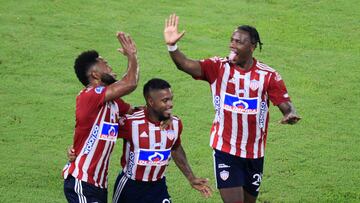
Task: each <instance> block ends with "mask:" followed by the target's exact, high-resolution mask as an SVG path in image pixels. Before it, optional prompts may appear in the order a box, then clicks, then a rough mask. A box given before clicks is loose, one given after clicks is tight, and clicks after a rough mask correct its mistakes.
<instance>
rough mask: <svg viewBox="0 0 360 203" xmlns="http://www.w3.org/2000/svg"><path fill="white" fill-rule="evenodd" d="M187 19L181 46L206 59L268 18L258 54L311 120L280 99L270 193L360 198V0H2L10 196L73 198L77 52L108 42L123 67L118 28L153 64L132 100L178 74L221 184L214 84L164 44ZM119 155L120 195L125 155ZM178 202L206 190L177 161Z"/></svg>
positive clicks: (179, 89) (200, 163) (2, 125)
mask: <svg viewBox="0 0 360 203" xmlns="http://www.w3.org/2000/svg"><path fill="white" fill-rule="evenodd" d="M172 12H176V13H177V14H178V15H179V16H180V29H185V30H186V34H185V36H184V38H183V39H182V41H181V42H180V44H179V46H180V48H181V49H182V51H184V53H186V54H187V56H189V57H191V58H194V59H201V58H206V57H211V56H214V55H218V56H226V55H227V54H228V52H229V49H228V44H229V39H230V36H231V33H232V31H233V30H234V28H235V27H236V26H238V25H241V24H251V25H254V26H256V27H257V29H258V31H259V33H260V36H261V39H262V41H263V42H264V46H263V50H262V52H259V51H258V50H257V51H256V52H255V56H256V57H257V58H258V59H260V60H261V61H263V62H265V63H267V64H268V65H270V66H272V67H274V68H275V69H276V70H278V71H279V72H280V73H281V75H282V77H283V78H284V80H285V82H286V84H287V88H288V90H289V93H290V96H291V97H292V100H293V103H294V104H295V106H296V107H297V110H298V112H299V114H300V115H301V116H302V117H303V120H302V121H301V122H300V123H299V124H298V125H295V126H283V125H280V124H278V123H277V122H278V120H280V119H281V113H280V112H279V111H278V110H277V108H276V107H272V108H271V120H270V126H269V136H268V142H267V149H266V156H265V157H266V159H265V169H264V173H265V174H264V178H263V183H262V187H261V190H260V196H259V198H258V201H259V202H360V156H359V152H360V133H359V132H360V127H359V126H360V125H359V124H358V122H357V119H359V116H360V102H359V99H360V89H359V87H360V82H359V80H360V68H359V64H360V43H359V42H360V29H359V19H360V2H359V1H357V0H348V1H340V0H333V1H330V0H328V1H326V0H318V1H285V0H241V1H236V0H232V1H216V0H207V1H205V0H200V1H190V0H183V1H164V0H159V1H144V0H143V1H132V0H122V1H84V0H82V1H61V0H42V1H35V0H28V1H5V0H0V37H1V43H0V79H1V88H0V106H1V109H0V154H1V159H0V180H1V181H0V202H65V197H64V195H63V189H62V188H63V181H62V178H61V176H60V173H61V169H62V168H63V166H64V164H65V162H66V154H65V149H66V147H67V146H68V145H70V144H71V143H72V135H73V134H72V133H73V128H74V111H75V109H74V106H75V97H76V95H77V93H78V92H79V91H80V89H81V88H82V86H81V84H80V82H78V80H77V78H76V76H75V74H74V71H73V62H74V59H75V57H76V56H77V55H78V54H79V53H80V52H82V51H84V50H88V49H96V50H98V51H99V52H100V53H101V55H102V56H103V57H105V58H106V59H108V61H109V63H110V64H111V65H112V67H113V69H114V70H115V72H117V73H118V75H122V73H124V71H125V68H126V59H125V58H124V57H123V56H121V55H120V54H119V53H117V51H116V48H118V47H119V44H118V42H117V40H116V38H115V32H116V31H119V30H123V31H125V32H128V33H130V34H131V35H132V36H133V38H134V40H135V41H136V43H137V47H138V53H139V60H140V65H141V78H140V84H139V88H138V89H137V90H136V91H135V92H134V93H133V94H131V95H129V96H127V97H125V100H126V101H128V102H130V103H132V104H134V105H140V104H144V101H143V98H142V92H141V91H142V85H143V84H144V83H145V82H146V81H147V80H148V79H150V78H152V77H160V78H164V79H166V80H168V81H169V82H170V83H171V84H172V87H173V91H174V94H175V106H174V111H175V114H177V115H178V116H180V117H181V118H182V120H183V123H184V131H183V138H182V141H183V145H184V148H185V150H186V152H187V156H188V159H189V161H190V164H191V165H192V168H193V170H194V171H195V173H196V174H197V175H198V176H202V177H208V178H210V183H211V185H212V186H213V188H214V189H215V183H214V177H213V164H212V156H211V154H212V150H211V148H210V147H209V146H208V144H209V131H210V126H211V122H212V118H213V108H212V102H211V97H210V90H209V87H208V84H207V83H204V82H200V81H195V80H192V79H191V77H189V76H187V75H186V74H184V73H182V72H180V71H178V70H177V69H176V68H175V65H173V63H172V61H171V60H170V57H169V56H168V53H167V49H166V47H165V45H164V42H163V36H162V32H163V24H164V19H165V18H166V17H167V16H168V15H169V14H170V13H172ZM121 142H122V141H121V140H119V142H118V144H117V146H116V148H115V150H114V153H113V156H112V160H111V166H110V174H109V200H111V194H112V188H113V184H114V182H115V178H116V176H117V173H118V172H119V170H120V165H119V157H120V154H121V146H122V144H121ZM167 180H168V187H169V192H170V194H171V196H172V199H173V201H174V202H183V203H192V202H214V203H215V202H221V198H220V195H219V193H218V192H217V191H216V190H215V192H214V195H213V197H212V198H210V199H207V200H205V199H203V198H202V197H201V196H200V194H198V193H197V192H196V191H195V190H192V189H191V187H190V185H189V184H188V183H187V181H186V180H185V178H184V177H183V176H182V174H181V172H180V171H179V170H178V169H177V168H176V167H175V164H174V163H171V164H170V167H169V170H168V172H167Z"/></svg>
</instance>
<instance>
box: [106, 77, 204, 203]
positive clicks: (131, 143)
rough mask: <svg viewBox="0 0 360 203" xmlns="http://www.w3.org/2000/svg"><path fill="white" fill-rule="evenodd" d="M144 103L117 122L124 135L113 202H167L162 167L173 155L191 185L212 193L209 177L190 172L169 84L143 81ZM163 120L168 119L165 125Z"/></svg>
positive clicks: (167, 196)
mask: <svg viewBox="0 0 360 203" xmlns="http://www.w3.org/2000/svg"><path fill="white" fill-rule="evenodd" d="M143 94H144V97H145V100H146V107H145V109H144V110H141V111H138V112H135V113H134V114H132V115H127V116H126V119H125V121H124V122H123V125H122V126H120V130H119V136H120V137H123V138H124V148H123V155H122V158H121V165H122V168H123V169H122V171H121V172H120V174H119V176H118V177H117V180H116V183H115V188H114V196H113V202H118V203H120V202H121V203H145V202H151V203H167V202H168V203H170V202H171V200H170V196H169V193H168V191H167V186H166V180H165V171H166V167H167V166H168V162H169V161H170V158H171V157H172V158H173V159H174V161H175V163H176V165H177V167H178V168H179V169H180V170H181V172H182V173H183V174H184V175H185V177H186V178H187V180H188V181H189V183H190V185H191V186H192V187H193V188H195V189H196V190H198V191H200V192H201V193H202V195H203V196H204V197H209V196H210V195H211V188H210V187H209V186H208V185H207V183H208V180H207V179H204V178H197V177H195V175H194V174H193V172H192V170H191V168H190V166H189V164H188V162H187V159H186V156H185V152H184V150H183V148H182V146H181V138H180V135H181V132H182V123H181V120H180V119H179V118H177V117H175V116H172V115H171V113H172V108H173V102H172V99H173V94H172V92H171V89H170V84H169V83H168V82H166V81H164V80H162V79H151V80H150V81H148V82H147V83H146V84H145V85H144V91H143ZM162 121H169V122H168V125H166V127H165V128H162V127H161V122H162Z"/></svg>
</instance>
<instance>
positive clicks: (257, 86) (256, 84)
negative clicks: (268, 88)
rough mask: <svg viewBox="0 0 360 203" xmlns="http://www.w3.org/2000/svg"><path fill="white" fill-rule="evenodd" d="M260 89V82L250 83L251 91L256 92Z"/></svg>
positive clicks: (253, 81) (252, 81)
mask: <svg viewBox="0 0 360 203" xmlns="http://www.w3.org/2000/svg"><path fill="white" fill-rule="evenodd" d="M258 88H259V81H257V80H251V81H250V89H251V90H253V91H255V90H257V89H258Z"/></svg>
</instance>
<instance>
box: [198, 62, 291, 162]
mask: <svg viewBox="0 0 360 203" xmlns="http://www.w3.org/2000/svg"><path fill="white" fill-rule="evenodd" d="M200 65H201V69H202V77H201V78H196V79H201V80H205V81H207V82H209V84H210V88H211V93H212V97H213V105H214V108H215V118H214V121H213V124H212V128H211V137H210V146H211V147H212V148H214V149H217V150H220V151H223V152H226V153H229V154H232V155H235V156H239V157H242V158H251V159H256V158H260V157H263V156H264V149H265V145H266V137H267V128H268V122H269V113H268V108H269V100H270V101H271V102H272V103H273V104H274V105H279V104H281V103H283V102H287V101H290V98H289V95H288V93H287V90H286V87H285V84H284V82H283V80H282V78H281V76H280V74H279V73H277V72H276V71H275V70H274V69H272V68H270V67H269V66H267V65H266V64H263V63H261V62H259V61H257V60H256V59H253V66H252V67H251V68H250V69H249V70H247V71H244V70H242V69H240V68H239V67H237V66H236V65H234V64H232V63H229V61H228V59H223V58H218V57H213V58H210V59H205V60H201V61H200Z"/></svg>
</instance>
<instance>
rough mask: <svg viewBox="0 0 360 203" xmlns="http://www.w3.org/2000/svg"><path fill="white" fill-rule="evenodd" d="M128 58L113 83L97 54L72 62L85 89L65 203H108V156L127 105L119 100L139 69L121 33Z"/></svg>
mask: <svg viewBox="0 0 360 203" xmlns="http://www.w3.org/2000/svg"><path fill="white" fill-rule="evenodd" d="M117 39H118V40H119V42H120V44H121V46H122V48H120V49H119V51H120V52H121V53H122V54H124V55H125V56H126V57H127V59H128V69H127V72H126V74H125V75H124V76H123V77H122V79H121V80H119V81H116V78H115V77H116V75H115V73H113V72H112V69H111V67H110V66H109V65H108V64H107V61H106V60H105V59H103V58H102V57H101V56H99V54H98V53H97V52H96V51H86V52H83V53H81V54H80V55H79V56H78V57H77V59H76V60H75V65H74V69H75V73H76V76H77V77H78V79H79V81H80V82H81V83H82V84H83V85H84V86H85V88H84V89H83V90H81V91H80V93H79V95H78V96H77V98H76V125H75V131H74V142H73V147H74V152H75V155H76V156H77V157H76V160H75V161H73V162H69V163H68V164H67V165H66V166H65V167H64V169H63V177H64V179H65V180H64V193H65V196H66V199H67V200H68V202H107V174H108V165H109V159H110V154H111V152H112V150H113V148H114V144H115V142H116V138H117V135H118V128H119V126H118V122H119V118H120V116H121V115H123V114H125V113H127V112H130V109H131V108H130V105H129V104H126V103H125V102H123V101H122V100H121V99H120V97H122V96H124V95H126V94H129V93H130V92H132V91H134V90H135V88H136V87H137V84H138V75H139V66H138V62H137V53H136V52H137V50H136V46H135V43H134V41H133V40H132V39H131V37H130V36H128V35H126V34H125V33H123V32H119V33H117Z"/></svg>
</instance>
